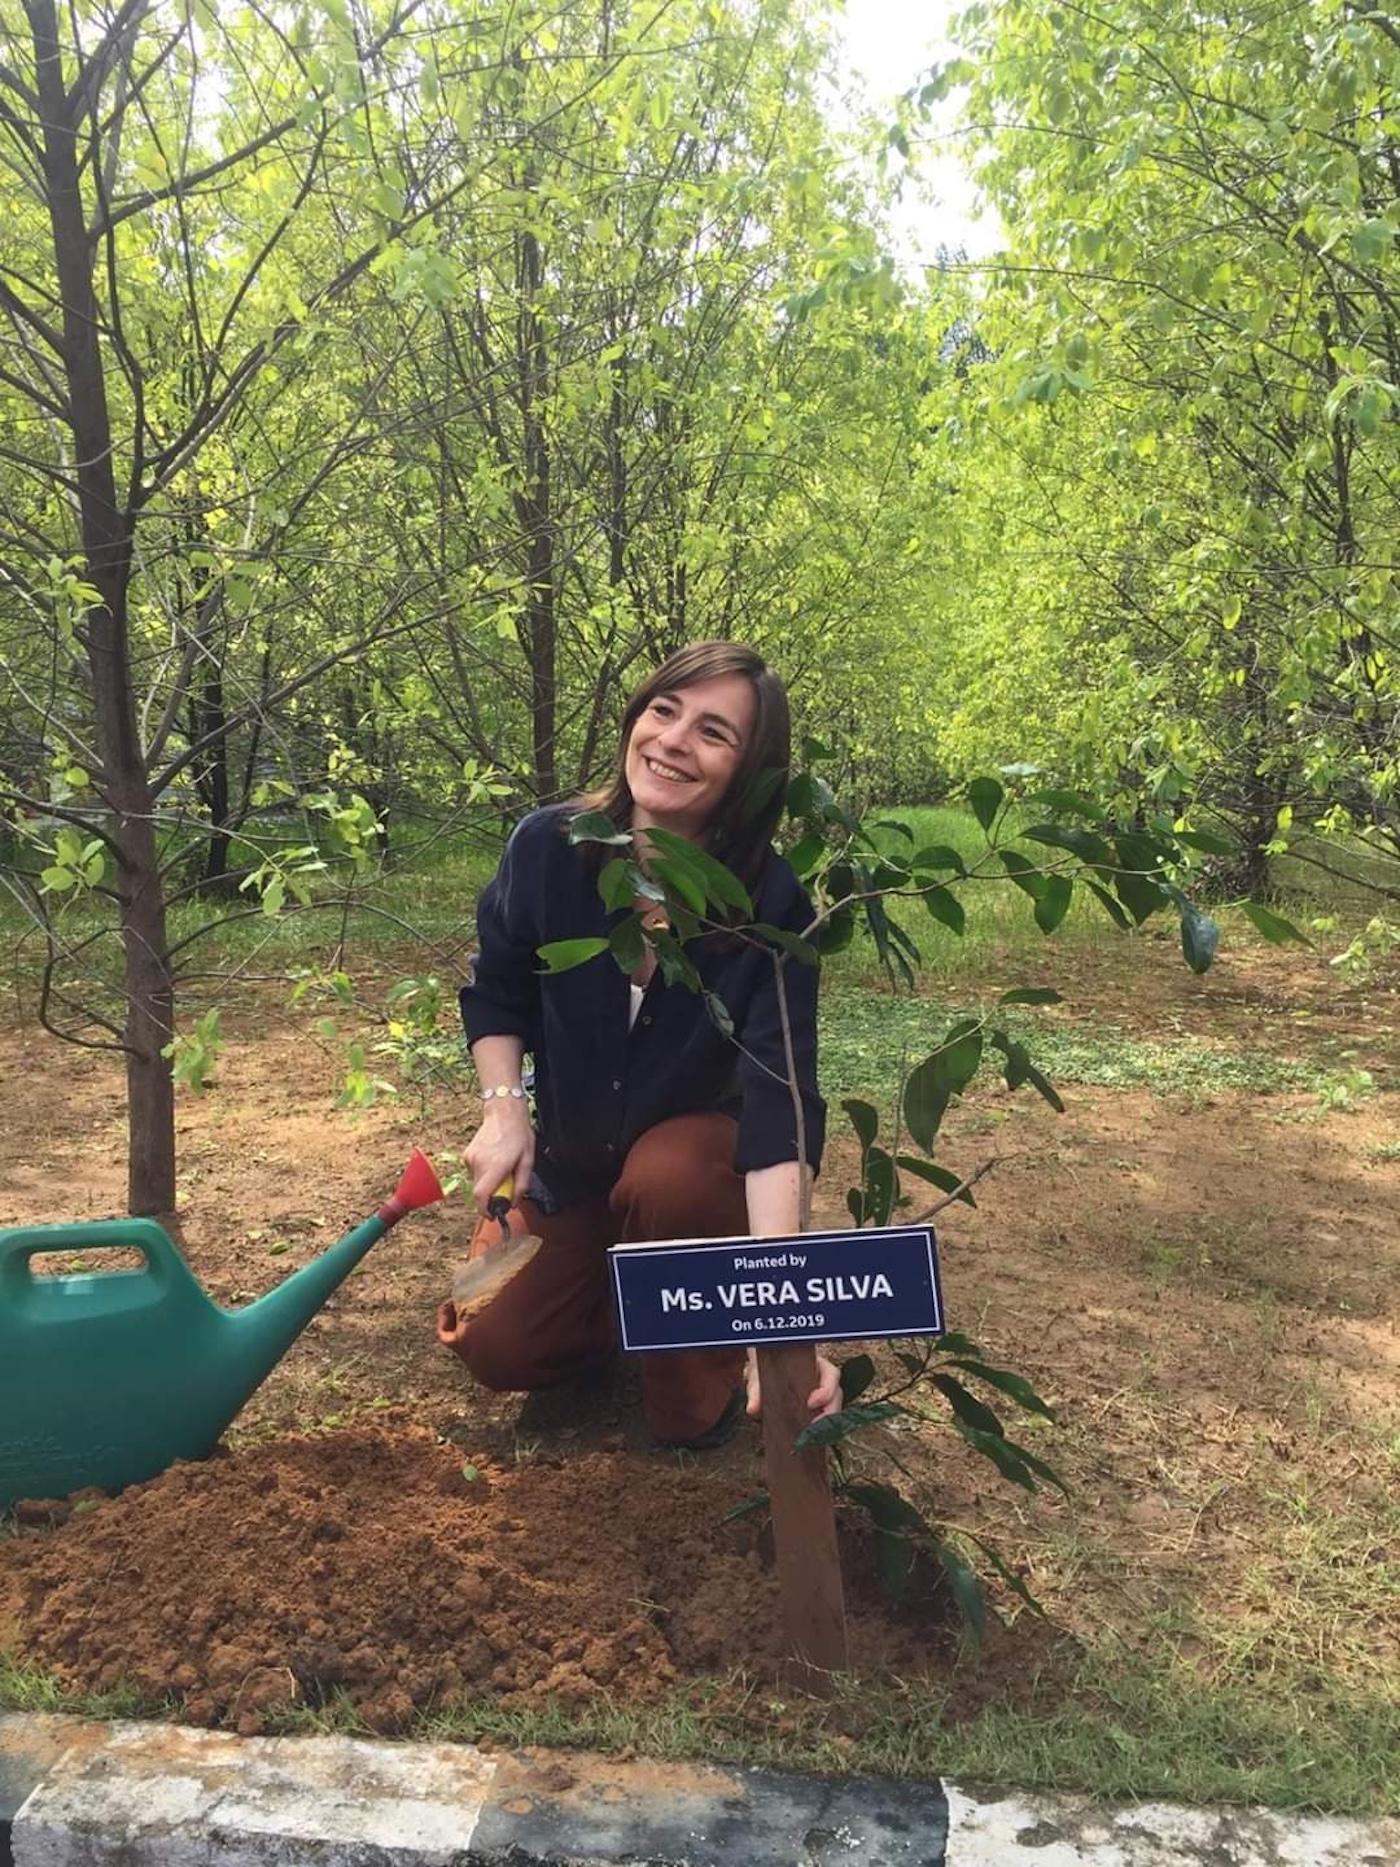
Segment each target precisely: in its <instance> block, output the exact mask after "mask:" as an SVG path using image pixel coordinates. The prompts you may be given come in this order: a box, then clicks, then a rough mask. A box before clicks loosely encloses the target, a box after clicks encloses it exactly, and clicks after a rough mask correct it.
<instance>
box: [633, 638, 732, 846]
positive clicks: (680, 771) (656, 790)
mask: <svg viewBox="0 0 1400 1867" xmlns="http://www.w3.org/2000/svg"><path fill="white" fill-rule="evenodd" d="M755 711H756V701H755V698H754V691H753V687H752V685H751V683H750V682H749V681H748V679H747V678H746V677H745V676H744V675H742V674H716V675H714V676H712V678H711V679H709V680H708V681H697V682H695V684H694V685H693V686H691V687H681V688H677V689H676V690H675V691H674V692H671V693H662V694H657V695H656V696H655V698H654V699H653V700H652V701H651V703H650V705H648V706H647V707H645V708H644V709H643V711H642V713H641V714H640V716H639V717H638V719H637V723H636V724H635V725H634V726H633V728H632V736H631V738H630V739H629V740H628V741H627V758H626V764H625V770H626V774H627V788H628V790H629V791H630V792H631V793H632V803H633V811H632V823H633V827H634V828H635V829H638V830H645V829H648V828H651V827H652V826H655V827H656V828H658V829H662V830H673V831H674V832H675V833H676V835H677V836H686V837H689V838H690V839H691V841H692V842H695V841H698V840H699V839H700V838H701V837H702V836H703V835H704V833H705V831H706V829H707V828H708V826H709V823H710V820H711V818H712V817H713V816H714V814H715V812H716V811H717V810H718V809H719V807H720V805H721V804H722V803H723V802H724V797H725V793H726V792H727V791H728V789H729V786H730V783H731V781H732V780H733V777H734V774H735V772H736V771H737V770H738V768H739V763H740V760H741V759H742V758H743V755H744V748H745V746H746V745H747V744H748V742H749V736H750V734H751V733H752V732H753V727H754V714H755Z"/></svg>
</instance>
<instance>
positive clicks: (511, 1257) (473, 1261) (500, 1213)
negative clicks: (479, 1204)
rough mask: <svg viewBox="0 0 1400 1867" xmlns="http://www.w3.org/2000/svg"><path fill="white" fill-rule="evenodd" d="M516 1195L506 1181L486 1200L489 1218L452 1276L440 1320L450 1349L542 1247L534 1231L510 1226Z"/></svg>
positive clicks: (440, 1332) (443, 1339)
mask: <svg viewBox="0 0 1400 1867" xmlns="http://www.w3.org/2000/svg"><path fill="white" fill-rule="evenodd" d="M514 1195H515V1186H514V1182H513V1181H511V1180H503V1181H502V1182H501V1184H500V1185H499V1186H498V1187H497V1188H496V1190H495V1192H494V1193H493V1194H492V1195H491V1198H490V1199H489V1200H488V1201H487V1205H486V1218H485V1219H483V1220H482V1222H481V1224H480V1225H478V1226H477V1228H476V1232H475V1234H474V1235H473V1238H472V1242H471V1249H470V1250H469V1251H468V1253H467V1261H466V1263H465V1264H463V1265H461V1266H460V1267H459V1268H458V1269H457V1271H456V1272H454V1274H453V1278H452V1295H451V1297H450V1298H449V1300H448V1301H447V1302H446V1303H444V1304H443V1305H442V1307H441V1308H440V1309H439V1311H438V1319H437V1330H438V1340H439V1341H440V1342H443V1343H445V1344H446V1346H447V1347H448V1348H452V1347H453V1346H454V1345H455V1343H456V1340H457V1338H458V1336H459V1334H460V1332H461V1329H462V1327H463V1325H464V1324H465V1323H467V1322H469V1321H470V1320H471V1318H472V1317H473V1316H474V1315H475V1314H476V1313H477V1311H478V1310H480V1309H483V1308H484V1307H485V1306H486V1304H487V1303H489V1302H490V1301H491V1299H492V1298H493V1297H495V1296H497V1295H499V1293H500V1292H501V1291H502V1290H504V1288H505V1286H506V1285H507V1284H508V1283H509V1282H510V1280H511V1278H512V1277H514V1276H515V1275H516V1274H517V1273H518V1272H520V1271H523V1270H524V1268H525V1266H526V1265H527V1264H528V1263H529V1262H530V1260H531V1258H533V1257H534V1255H535V1253H536V1252H537V1251H538V1250H539V1248H540V1242H541V1241H540V1239H539V1238H538V1237H536V1235H535V1234H534V1233H533V1232H517V1231H515V1230H514V1229H513V1227H512V1225H511V1216H510V1215H511V1212H512V1205H511V1201H512V1199H513V1198H514ZM517 1217H518V1214H517ZM497 1228H499V1233H500V1235H499V1237H498V1236H497Z"/></svg>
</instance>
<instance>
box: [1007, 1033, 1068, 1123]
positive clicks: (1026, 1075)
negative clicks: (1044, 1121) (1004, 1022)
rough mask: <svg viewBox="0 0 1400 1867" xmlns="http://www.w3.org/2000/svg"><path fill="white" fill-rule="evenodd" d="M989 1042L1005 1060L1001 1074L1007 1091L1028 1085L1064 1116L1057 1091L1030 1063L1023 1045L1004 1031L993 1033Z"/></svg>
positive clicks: (1058, 1113) (1056, 1111) (1062, 1104)
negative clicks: (1004, 1079)
mask: <svg viewBox="0 0 1400 1867" xmlns="http://www.w3.org/2000/svg"><path fill="white" fill-rule="evenodd" d="M989 1041H990V1043H991V1045H992V1048H993V1049H994V1050H999V1051H1000V1052H1001V1054H1002V1055H1003V1056H1004V1057H1005V1058H1006V1066H1005V1069H1004V1071H1003V1074H1004V1076H1005V1078H1006V1086H1007V1088H1008V1089H1020V1088H1021V1087H1022V1086H1023V1084H1025V1083H1029V1084H1030V1085H1031V1087H1032V1088H1033V1089H1034V1090H1036V1091H1037V1092H1038V1093H1039V1094H1040V1095H1041V1096H1042V1097H1043V1098H1044V1100H1045V1101H1047V1102H1048V1103H1049V1104H1050V1106H1051V1108H1052V1109H1054V1111H1055V1113H1056V1114H1057V1115H1063V1114H1064V1112H1065V1105H1064V1103H1063V1102H1062V1101H1061V1100H1060V1094H1059V1091H1058V1090H1057V1089H1056V1088H1055V1086H1054V1084H1053V1083H1052V1082H1051V1081H1050V1079H1049V1078H1048V1077H1047V1076H1044V1075H1042V1074H1041V1072H1040V1071H1039V1070H1038V1069H1037V1068H1036V1066H1035V1065H1034V1064H1033V1063H1032V1062H1031V1057H1030V1052H1029V1051H1028V1050H1027V1049H1026V1046H1025V1045H1024V1044H1023V1043H1020V1042H1019V1041H1018V1040H1017V1039H1016V1038H1014V1037H1008V1036H1007V1034H1006V1032H1005V1031H993V1032H992V1034H991V1038H990V1040H989Z"/></svg>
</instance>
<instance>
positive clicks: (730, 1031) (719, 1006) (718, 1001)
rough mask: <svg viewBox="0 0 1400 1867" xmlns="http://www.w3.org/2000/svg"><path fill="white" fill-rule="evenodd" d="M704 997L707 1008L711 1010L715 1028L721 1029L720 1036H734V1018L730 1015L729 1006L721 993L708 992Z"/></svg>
mask: <svg viewBox="0 0 1400 1867" xmlns="http://www.w3.org/2000/svg"><path fill="white" fill-rule="evenodd" d="M704 998H705V1009H706V1011H708V1012H709V1014H710V1019H711V1021H712V1023H713V1024H714V1025H715V1028H716V1029H717V1030H718V1031H719V1034H720V1036H721V1037H732V1036H733V1035H734V1020H733V1018H731V1017H730V1015H729V1007H728V1006H727V1005H726V1004H725V1002H724V1000H723V999H722V998H721V997H720V995H719V993H718V992H706V993H705V994H704Z"/></svg>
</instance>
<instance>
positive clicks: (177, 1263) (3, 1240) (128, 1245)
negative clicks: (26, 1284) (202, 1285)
mask: <svg viewBox="0 0 1400 1867" xmlns="http://www.w3.org/2000/svg"><path fill="white" fill-rule="evenodd" d="M118 1249H125V1250H127V1251H139V1252H141V1253H142V1255H143V1256H144V1257H145V1260H146V1263H145V1267H144V1268H145V1270H146V1271H148V1272H154V1273H156V1274H157V1275H165V1274H169V1273H171V1272H174V1273H175V1274H176V1275H178V1276H183V1277H185V1278H188V1279H190V1280H191V1281H192V1274H191V1272H190V1268H189V1266H188V1265H187V1264H186V1263H185V1260H184V1259H183V1258H182V1257H181V1255H180V1253H179V1251H178V1249H177V1248H176V1245H175V1241H174V1240H173V1239H172V1238H171V1237H170V1235H169V1233H168V1232H166V1231H165V1230H164V1228H163V1227H161V1226H159V1225H157V1224H156V1222H155V1220H154V1219H97V1220H95V1221H93V1222H92V1223H91V1224H88V1225H24V1226H17V1227H15V1228H14V1229H12V1230H8V1231H0V1276H4V1277H14V1276H24V1275H28V1274H29V1260H30V1258H33V1257H37V1256H38V1255H39V1254H40V1253H41V1252H47V1251H71V1252H75V1253H78V1252H88V1251H110V1250H118ZM138 1274H139V1273H138Z"/></svg>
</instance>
